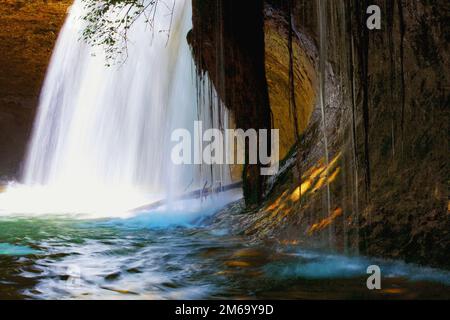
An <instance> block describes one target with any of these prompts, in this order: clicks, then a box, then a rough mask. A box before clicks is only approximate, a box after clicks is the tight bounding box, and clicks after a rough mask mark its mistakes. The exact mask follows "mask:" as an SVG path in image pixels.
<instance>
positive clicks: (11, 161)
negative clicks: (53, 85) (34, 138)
mask: <svg viewBox="0 0 450 320" xmlns="http://www.w3.org/2000/svg"><path fill="white" fill-rule="evenodd" d="M71 2H72V1H70V0H60V1H57V0H48V1H42V0H27V1H23V0H1V1H0V16H1V19H0V52H1V54H0V70H1V73H0V150H1V155H0V180H1V179H2V178H3V179H6V178H7V177H13V176H15V175H16V174H17V173H18V171H19V169H20V168H19V167H20V163H21V161H22V158H23V156H24V152H25V148H26V143H27V141H28V136H29V134H30V131H31V126H32V122H33V118H34V112H35V109H36V107H37V101H38V97H39V91H40V88H41V84H42V81H43V79H44V75H45V70H46V68H47V64H48V61H49V59H50V55H51V52H52V48H53V46H54V43H55V41H56V37H57V34H58V32H59V29H60V27H61V24H62V22H63V20H64V16H65V13H66V10H67V8H68V6H69V5H70V4H71Z"/></svg>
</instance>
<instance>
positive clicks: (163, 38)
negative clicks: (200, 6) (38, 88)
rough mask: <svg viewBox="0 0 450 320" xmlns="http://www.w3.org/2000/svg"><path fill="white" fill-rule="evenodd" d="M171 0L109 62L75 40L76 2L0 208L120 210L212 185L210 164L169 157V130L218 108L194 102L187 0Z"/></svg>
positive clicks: (78, 25)
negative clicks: (120, 56) (17, 178)
mask: <svg viewBox="0 0 450 320" xmlns="http://www.w3.org/2000/svg"><path fill="white" fill-rule="evenodd" d="M169 2H171V3H167V1H166V5H160V6H159V7H158V8H157V12H156V14H155V20H154V21H153V25H152V26H151V28H153V30H152V31H150V30H149V29H150V26H149V23H148V21H146V19H147V18H146V17H145V16H144V15H143V16H142V17H140V18H139V19H138V20H137V21H136V22H135V23H134V24H133V26H132V27H131V29H130V30H129V31H128V38H129V39H128V40H127V43H128V45H127V58H126V59H125V60H124V61H123V63H118V64H114V65H112V66H107V64H106V60H105V53H104V51H103V48H101V47H92V46H90V45H89V44H87V43H85V42H84V41H83V40H81V33H82V30H83V29H84V28H85V25H86V22H85V21H84V20H83V19H82V17H83V15H84V14H85V10H86V8H85V5H84V3H83V1H82V0H76V1H75V2H74V4H73V5H72V7H71V9H70V12H69V15H68V17H67V20H66V22H65V25H64V26H63V28H62V30H61V33H60V36H59V39H58V41H57V44H56V47H55V50H54V54H53V57H52V60H51V63H50V66H49V70H48V73H47V77H46V80H45V83H44V86H43V89H42V93H41V98H40V104H39V109H38V113H37V116H36V120H35V126H34V130H33V134H32V139H31V142H30V145H29V151H28V155H27V158H26V160H25V163H24V168H23V177H22V181H21V184H20V186H16V187H12V188H10V189H12V190H10V191H9V192H8V193H7V194H6V197H9V198H7V199H3V203H2V199H1V198H0V211H1V209H2V208H3V210H5V207H6V208H7V207H8V203H14V205H15V206H14V209H9V210H14V211H18V212H28V211H32V212H36V211H37V210H41V211H42V212H46V213H54V212H70V213H72V212H83V213H85V212H95V213H98V212H108V213H111V211H114V212H116V211H117V212H119V211H123V210H126V209H131V208H133V207H137V206H140V205H143V204H146V203H149V202H151V201H152V200H159V199H161V198H164V197H169V196H170V195H173V194H177V193H181V192H185V191H186V189H187V188H191V189H193V188H201V187H202V186H203V185H204V184H205V181H209V183H213V182H215V181H214V180H216V178H215V177H212V175H214V172H216V171H217V170H216V169H215V170H205V169H204V168H199V166H194V165H182V166H176V165H174V164H172V162H171V159H170V151H171V146H173V144H172V143H171V141H170V138H171V132H172V131H173V130H174V129H176V128H186V129H188V130H190V131H191V132H192V130H193V128H194V121H195V120H197V119H198V118H199V115H201V117H202V118H209V119H213V120H214V119H215V117H214V115H211V116H209V113H213V114H214V113H215V114H220V113H223V110H219V109H220V108H223V106H221V105H220V104H217V103H215V104H213V105H207V106H205V105H204V104H201V105H199V104H198V97H197V92H198V88H197V86H196V83H197V81H196V78H195V74H196V72H195V66H194V63H193V59H192V56H191V52H190V48H189V46H188V43H187V40H186V35H187V33H188V31H189V30H190V29H191V27H192V21H191V20H192V19H191V16H192V8H191V3H190V1H189V0H171V1H170V0H169ZM169 8H170V9H171V8H173V12H171V11H170V10H169ZM168 10H169V11H170V12H169V11H168ZM168 30H170V31H169V32H170V34H169V35H168V34H167V31H168ZM162 31H164V32H162ZM212 94H214V93H212ZM210 100H211V101H212V100H213V99H210ZM199 109H201V110H199ZM214 109H217V110H214ZM216 118H217V117H216ZM216 122H217V121H211V123H209V124H208V125H209V126H211V127H215V126H217V123H216ZM224 170H225V169H223V168H222V169H221V170H220V172H221V174H220V177H221V179H227V177H224V176H226V174H225V175H223V174H222V173H223V171H224ZM199 172H201V174H199ZM208 172H209V175H210V176H208ZM14 189H16V190H14ZM19 190H20V192H19ZM14 191H16V194H14ZM8 194H9V195H8ZM18 202H21V203H22V206H17V203H18ZM5 203H6V205H5Z"/></svg>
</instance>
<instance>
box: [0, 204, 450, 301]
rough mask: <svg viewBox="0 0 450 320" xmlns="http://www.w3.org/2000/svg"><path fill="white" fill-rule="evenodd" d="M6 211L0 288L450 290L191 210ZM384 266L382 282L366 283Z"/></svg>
mask: <svg viewBox="0 0 450 320" xmlns="http://www.w3.org/2000/svg"><path fill="white" fill-rule="evenodd" d="M177 221H178V222H180V223H177V222H176V221H175V220H173V221H172V222H173V224H172V225H169V224H167V223H165V224H160V223H159V222H160V219H159V218H158V215H157V214H154V215H152V213H148V214H145V215H140V216H138V217H135V218H131V219H126V220H125V219H120V220H119V219H109V220H100V221H88V220H73V219H70V218H61V217H59V218H45V217H40V218H31V219H30V218H18V217H15V218H13V217H9V218H1V219H0V298H2V299H12V298H35V299H219V298H289V299H318V298H320V299H324V298H325V299H336V298H346V299H352V298H364V299H366V298H367V299H379V298H450V274H449V273H448V272H444V271H438V270H433V269H427V268H420V267H416V266H411V265H407V264H404V263H400V262H386V261H376V260H370V259H366V258H362V257H354V258H353V257H344V256H339V255H332V254H327V253H320V252H314V251H306V250H302V249H301V248H299V247H287V246H286V247H280V246H277V247H269V246H258V245H254V246H251V245H248V244H247V243H246V241H245V239H243V238H241V237H236V236H232V235H230V234H229V233H228V232H227V230H226V229H223V228H222V229H215V228H214V227H212V226H210V225H205V224H202V222H201V220H199V219H198V218H195V217H192V219H191V220H190V221H188V220H183V219H181V220H180V219H178V220H177ZM371 264H377V265H380V266H381V269H382V272H383V281H382V286H383V289H382V290H380V291H369V290H368V289H367V288H366V279H367V275H366V273H365V271H366V268H367V267H368V266H369V265H371Z"/></svg>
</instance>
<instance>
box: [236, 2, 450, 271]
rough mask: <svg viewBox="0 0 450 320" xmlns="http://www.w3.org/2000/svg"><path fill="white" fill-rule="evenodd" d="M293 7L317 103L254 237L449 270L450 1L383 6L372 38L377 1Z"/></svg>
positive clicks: (255, 220) (246, 221) (247, 224)
mask: <svg viewBox="0 0 450 320" xmlns="http://www.w3.org/2000/svg"><path fill="white" fill-rule="evenodd" d="M271 2H274V1H271ZM296 3H297V5H296V8H295V14H296V16H295V21H296V26H297V28H298V30H299V32H300V33H301V34H303V35H305V36H307V37H309V38H311V39H313V43H314V45H315V47H316V49H317V52H318V56H317V61H316V64H315V65H316V67H317V73H318V74H319V86H318V92H317V96H318V97H319V99H317V101H316V106H315V109H314V111H313V113H312V117H311V120H310V122H309V125H308V127H307V128H306V130H305V132H304V134H303V135H302V139H301V142H300V144H299V146H297V147H296V148H294V149H293V151H292V153H291V156H290V157H288V159H287V160H286V161H285V162H284V167H283V171H282V172H281V174H280V175H279V176H277V177H275V178H273V179H272V181H270V183H268V187H269V189H268V190H267V200H266V204H265V205H264V206H263V207H262V208H260V209H259V210H258V211H257V212H256V213H253V214H250V215H249V217H245V218H243V221H242V222H241V223H242V225H243V227H244V228H245V229H246V230H247V231H246V233H247V234H249V235H253V236H255V237H256V238H264V239H267V238H272V239H275V240H276V241H287V242H295V243H298V242H301V243H303V244H304V245H311V246H319V247H325V248H332V249H335V250H339V251H342V252H346V253H362V254H367V255H373V256H382V257H390V258H398V259H404V260H406V261H411V262H417V263H421V264H425V265H436V266H440V267H446V268H448V267H449V261H448V258H447V252H449V249H450V235H449V230H450V216H449V211H448V193H447V192H448V180H447V177H448V173H449V172H448V164H447V163H448V160H447V153H448V104H449V95H448V84H449V76H448V74H447V73H444V72H442V70H447V69H448V67H449V65H448V63H449V52H448V47H447V45H448V37H449V34H448V32H446V30H445V26H446V24H448V16H447V15H446V14H445V12H448V4H447V3H444V2H439V1H431V2H430V1H375V4H377V5H379V6H380V8H382V18H383V22H382V30H375V31H369V30H368V29H367V28H366V26H365V23H366V20H365V19H366V17H367V15H366V13H365V10H366V8H367V6H368V5H369V3H368V1H333V2H330V1H322V0H317V1H297V2H296ZM370 4H372V3H370ZM279 8H280V9H279V10H283V8H282V6H280V7H279ZM303 45H304V49H305V48H309V46H310V44H309V43H307V42H304V41H303ZM446 88H447V89H446ZM320 98H322V101H323V103H321V99H320ZM324 133H325V134H324ZM298 158H300V159H301V175H302V178H301V179H300V181H299V179H298V172H296V171H297V170H298V169H297V166H296V165H295V163H296V162H297V159H298Z"/></svg>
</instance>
